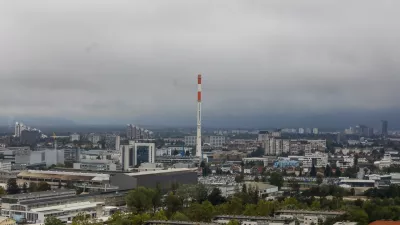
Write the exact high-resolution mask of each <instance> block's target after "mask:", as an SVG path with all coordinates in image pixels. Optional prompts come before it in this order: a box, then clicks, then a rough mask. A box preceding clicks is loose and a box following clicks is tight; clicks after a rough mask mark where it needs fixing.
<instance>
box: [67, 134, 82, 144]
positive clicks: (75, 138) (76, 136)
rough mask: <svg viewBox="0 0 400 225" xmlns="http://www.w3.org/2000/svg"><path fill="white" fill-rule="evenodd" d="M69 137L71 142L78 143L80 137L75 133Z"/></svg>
mask: <svg viewBox="0 0 400 225" xmlns="http://www.w3.org/2000/svg"><path fill="white" fill-rule="evenodd" d="M69 137H70V141H71V142H74V141H79V140H80V139H81V136H80V135H79V134H77V133H74V134H71V135H70V136H69Z"/></svg>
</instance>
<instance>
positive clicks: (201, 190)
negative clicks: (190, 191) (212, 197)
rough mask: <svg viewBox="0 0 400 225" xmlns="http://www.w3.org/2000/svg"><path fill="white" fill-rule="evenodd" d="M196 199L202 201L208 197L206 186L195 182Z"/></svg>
mask: <svg viewBox="0 0 400 225" xmlns="http://www.w3.org/2000/svg"><path fill="white" fill-rule="evenodd" d="M196 193H197V195H196V198H195V199H196V201H197V202H198V203H202V202H204V201H206V200H207V198H208V188H207V187H206V186H205V185H204V184H201V183H200V184H197V185H196Z"/></svg>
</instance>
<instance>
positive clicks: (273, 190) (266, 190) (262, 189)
mask: <svg viewBox="0 0 400 225" xmlns="http://www.w3.org/2000/svg"><path fill="white" fill-rule="evenodd" d="M245 184H246V186H247V188H249V187H254V188H257V190H258V195H259V196H260V197H266V196H273V195H275V194H277V192H278V191H279V189H278V187H277V186H274V185H270V184H266V183H262V182H246V183H245Z"/></svg>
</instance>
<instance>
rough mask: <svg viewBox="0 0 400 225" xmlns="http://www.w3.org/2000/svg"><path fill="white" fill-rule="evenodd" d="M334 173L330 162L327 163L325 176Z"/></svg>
mask: <svg viewBox="0 0 400 225" xmlns="http://www.w3.org/2000/svg"><path fill="white" fill-rule="evenodd" d="M331 174H332V168H331V166H330V165H329V164H326V167H325V171H324V175H325V177H330V176H331Z"/></svg>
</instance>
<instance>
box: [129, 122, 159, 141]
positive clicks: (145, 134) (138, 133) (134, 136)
mask: <svg viewBox="0 0 400 225" xmlns="http://www.w3.org/2000/svg"><path fill="white" fill-rule="evenodd" d="M126 136H127V138H128V140H141V139H150V138H152V136H153V132H151V131H149V130H146V129H143V128H140V127H138V126H136V125H133V124H128V125H127V127H126Z"/></svg>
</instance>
